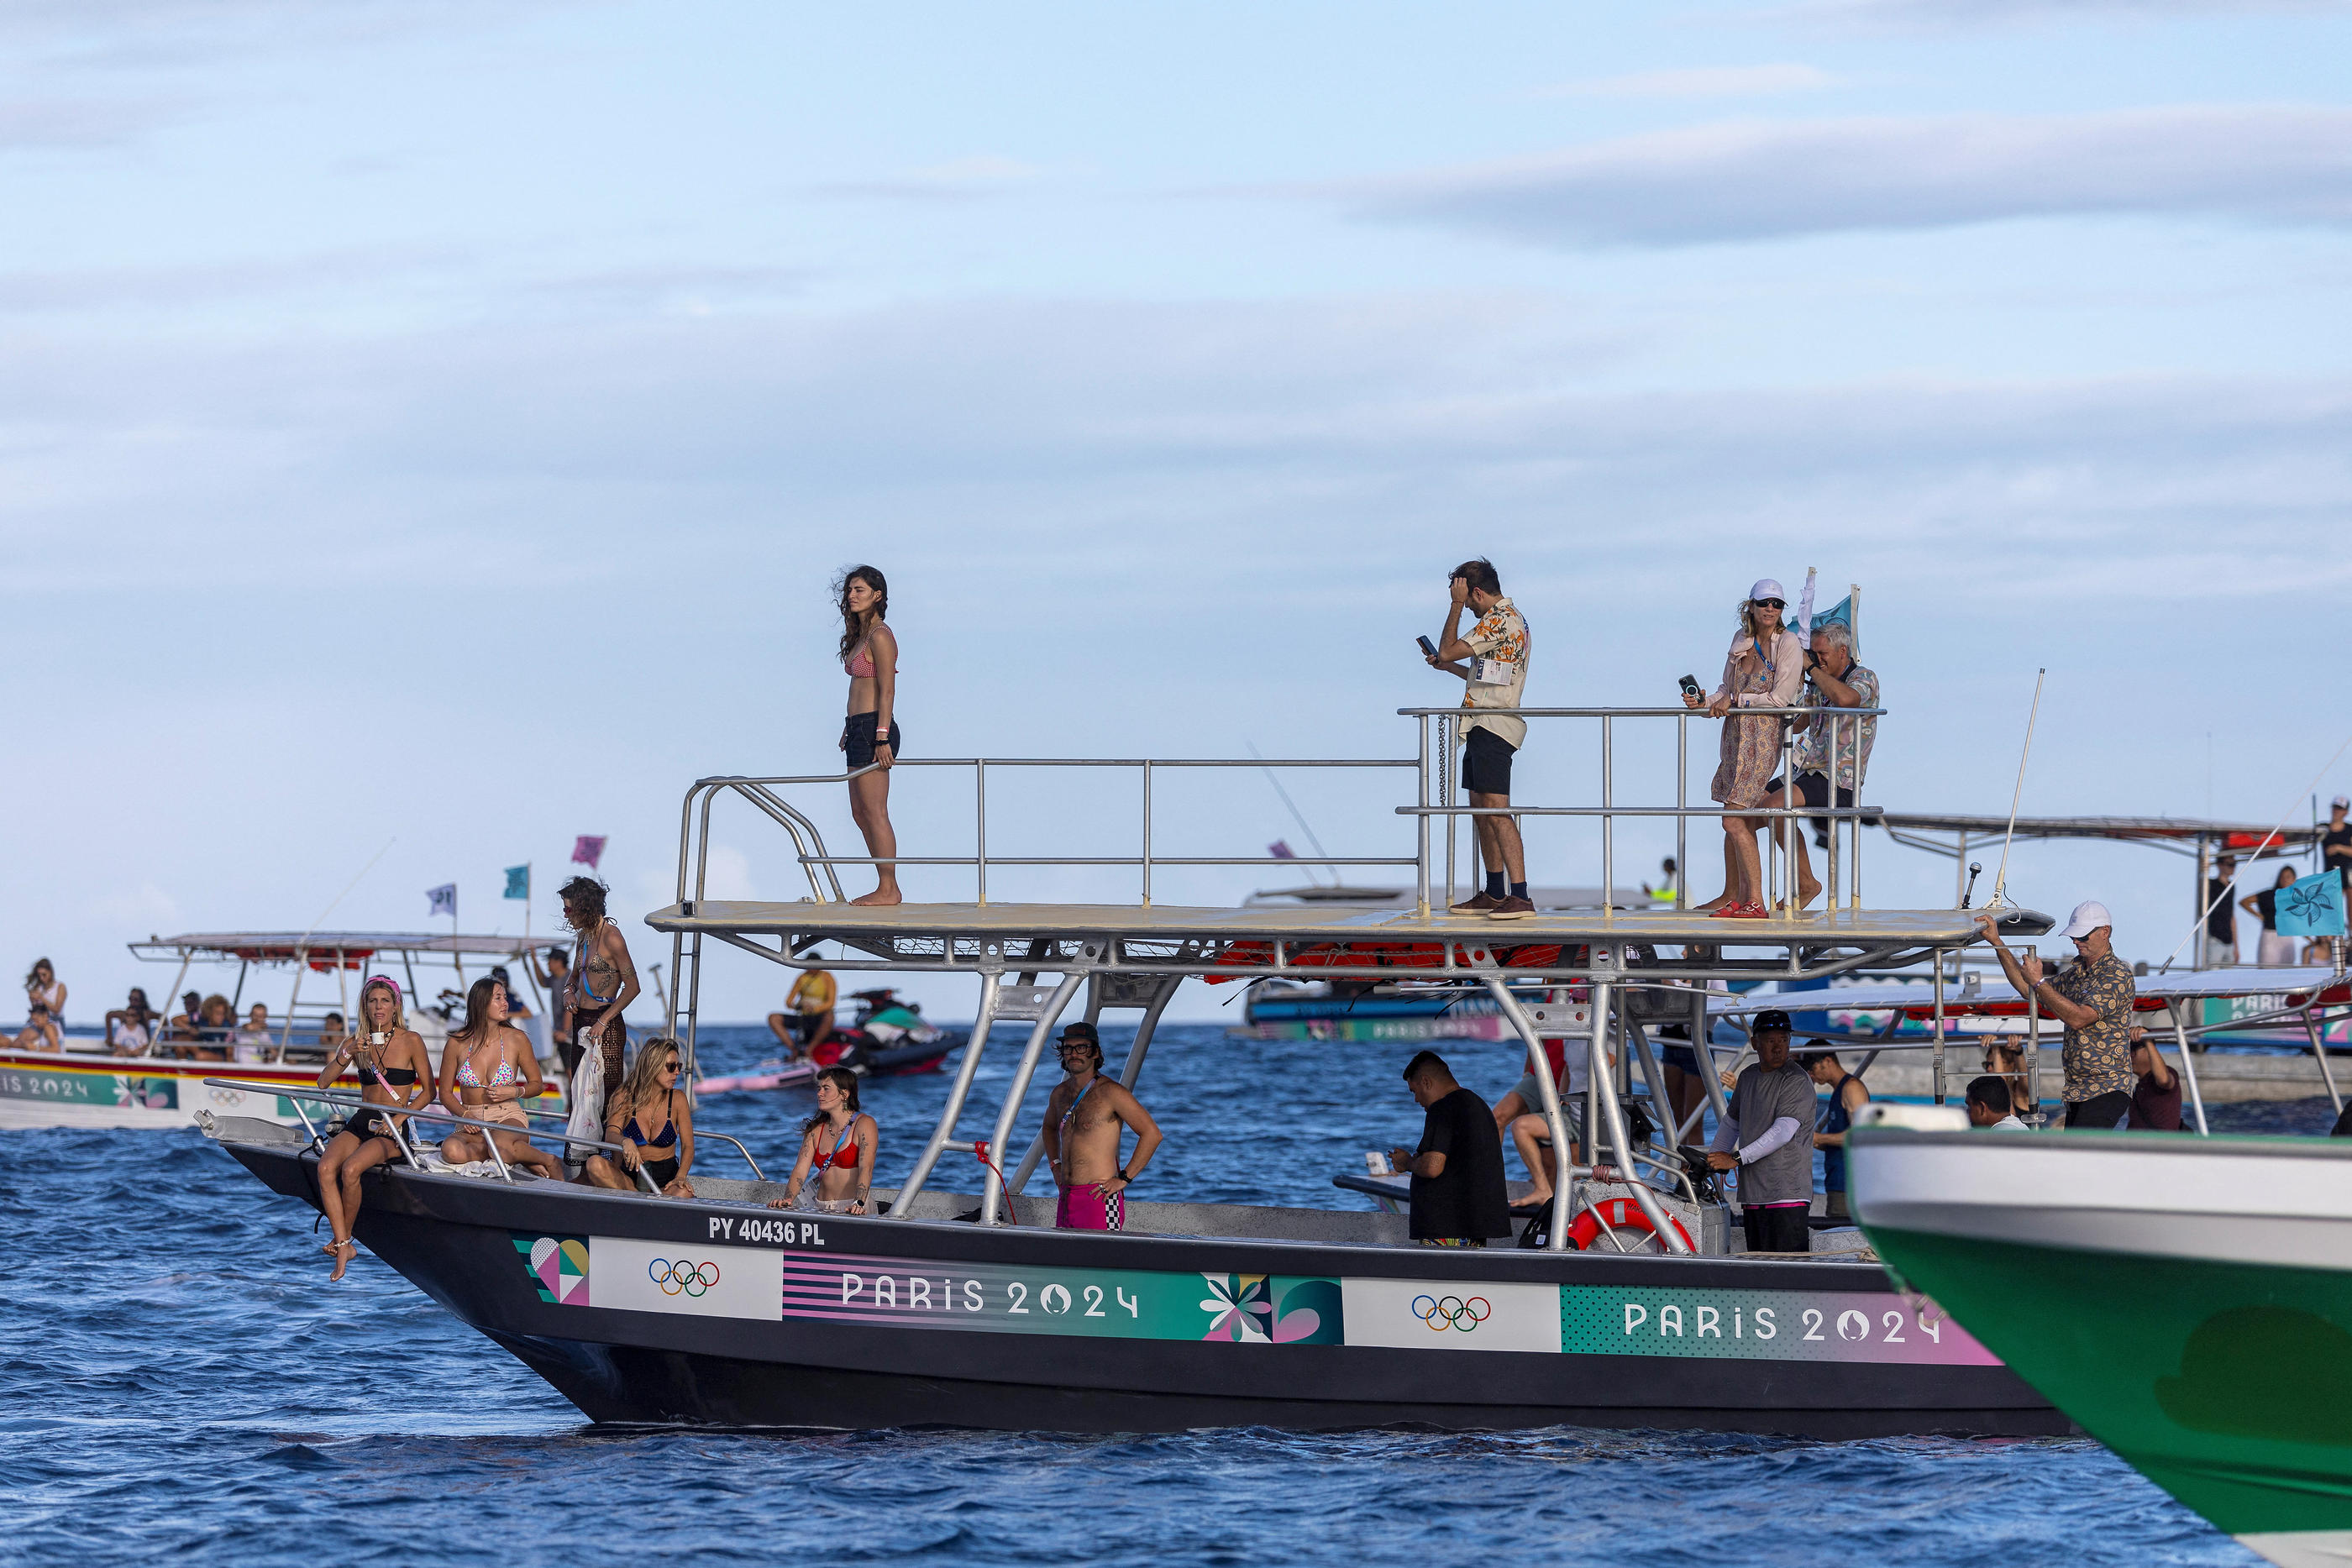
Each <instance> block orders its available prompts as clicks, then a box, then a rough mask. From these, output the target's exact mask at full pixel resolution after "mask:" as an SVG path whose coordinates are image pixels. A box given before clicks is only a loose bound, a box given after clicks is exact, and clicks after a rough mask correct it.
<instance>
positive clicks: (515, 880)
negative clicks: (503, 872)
mask: <svg viewBox="0 0 2352 1568" xmlns="http://www.w3.org/2000/svg"><path fill="white" fill-rule="evenodd" d="M507 896H508V897H509V898H529V897H530V867H529V866H527V865H510V866H509V867H507Z"/></svg>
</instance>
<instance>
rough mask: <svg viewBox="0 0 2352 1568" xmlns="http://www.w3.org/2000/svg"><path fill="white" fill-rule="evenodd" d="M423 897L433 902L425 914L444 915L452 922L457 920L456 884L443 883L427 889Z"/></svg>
mask: <svg viewBox="0 0 2352 1568" xmlns="http://www.w3.org/2000/svg"><path fill="white" fill-rule="evenodd" d="M425 897H426V898H428V899H430V900H432V902H433V907H432V908H431V909H429V910H427V911H426V913H427V914H429V915H447V916H448V917H449V918H450V919H452V920H455V919H457V883H454V882H445V883H442V884H441V885H440V886H438V887H428V888H426V889H425Z"/></svg>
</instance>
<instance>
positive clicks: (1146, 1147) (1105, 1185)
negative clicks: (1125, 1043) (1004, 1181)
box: [1045, 1023, 1160, 1230]
mask: <svg viewBox="0 0 2352 1568" xmlns="http://www.w3.org/2000/svg"><path fill="white" fill-rule="evenodd" d="M1061 1054H1062V1071H1063V1072H1064V1073H1066V1075H1067V1076H1066V1077H1065V1078H1064V1079H1063V1080H1062V1082H1060V1084H1059V1085H1057V1086H1056V1087H1055V1090H1054V1094H1053V1098H1051V1099H1049V1100H1047V1101H1046V1102H1045V1162H1046V1164H1048V1165H1050V1166H1053V1169H1054V1181H1055V1185H1056V1186H1059V1187H1060V1188H1061V1189H1062V1200H1061V1202H1060V1203H1059V1204H1058V1205H1056V1206H1055V1209H1054V1226H1055V1229H1058V1230H1124V1229H1126V1228H1127V1203H1126V1200H1125V1199H1124V1198H1123V1197H1121V1196H1120V1195H1121V1194H1123V1193H1125V1192H1126V1191H1127V1189H1128V1187H1129V1185H1131V1184H1132V1183H1133V1182H1134V1180H1135V1178H1136V1177H1137V1176H1141V1175H1142V1174H1143V1167H1144V1166H1147V1165H1149V1164H1150V1163H1151V1155H1152V1151H1153V1150H1155V1149H1157V1148H1159V1147H1160V1124H1159V1123H1157V1122H1155V1121H1153V1120H1152V1119H1151V1113H1150V1112H1149V1111H1146V1110H1145V1109H1144V1108H1143V1107H1142V1105H1141V1104H1139V1103H1138V1102H1137V1100H1136V1098H1135V1096H1134V1095H1132V1094H1130V1093H1129V1092H1127V1090H1126V1088H1125V1087H1124V1086H1122V1085H1121V1084H1120V1083H1119V1082H1118V1080H1116V1079H1112V1078H1106V1077H1104V1076H1103V1071H1102V1066H1103V1049H1102V1037H1101V1036H1100V1035H1098V1034H1097V1033H1096V1032H1095V1026H1094V1025H1092V1024H1090V1023H1074V1024H1066V1025H1065V1026H1063V1029H1062V1042H1061ZM1128 1128H1132V1129H1134V1132H1135V1157H1134V1158H1133V1159H1131V1160H1129V1161H1128V1163H1127V1164H1125V1165H1124V1166H1122V1165H1120V1164H1119V1163H1118V1140H1119V1134H1120V1133H1121V1132H1122V1131H1124V1130H1126V1129H1128Z"/></svg>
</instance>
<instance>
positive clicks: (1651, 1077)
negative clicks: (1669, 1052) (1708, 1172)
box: [1625, 1019, 1675, 1154]
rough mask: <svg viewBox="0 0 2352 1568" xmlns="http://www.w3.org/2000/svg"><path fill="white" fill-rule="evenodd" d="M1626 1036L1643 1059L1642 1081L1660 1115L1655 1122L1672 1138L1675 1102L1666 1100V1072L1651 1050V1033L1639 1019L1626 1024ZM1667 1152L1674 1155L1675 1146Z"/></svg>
mask: <svg viewBox="0 0 2352 1568" xmlns="http://www.w3.org/2000/svg"><path fill="white" fill-rule="evenodd" d="M1625 1035H1626V1038H1627V1039H1628V1040H1631V1041H1632V1042H1633V1053H1634V1054H1635V1055H1636V1056H1638V1057H1640V1058H1641V1059H1642V1081H1643V1082H1644V1083H1647V1084H1648V1085H1649V1086H1650V1103H1651V1105H1652V1106H1654V1107H1655V1108H1656V1110H1657V1113H1658V1114H1657V1116H1656V1117H1655V1121H1656V1122H1657V1124H1658V1125H1659V1126H1661V1127H1663V1128H1664V1129H1665V1131H1666V1134H1667V1136H1669V1137H1672V1136H1673V1135H1674V1131H1675V1106H1674V1102H1673V1101H1671V1100H1669V1099H1667V1098H1666V1071H1665V1069H1664V1068H1663V1067H1661V1066H1659V1065H1658V1053H1657V1052H1656V1051H1653V1050H1651V1049H1650V1031H1649V1030H1646V1029H1644V1028H1643V1027H1642V1022H1641V1020H1640V1019H1629V1020H1627V1022H1626V1025H1625ZM1666 1151H1667V1153H1669V1154H1672V1153H1673V1152H1674V1145H1672V1144H1669V1145H1666Z"/></svg>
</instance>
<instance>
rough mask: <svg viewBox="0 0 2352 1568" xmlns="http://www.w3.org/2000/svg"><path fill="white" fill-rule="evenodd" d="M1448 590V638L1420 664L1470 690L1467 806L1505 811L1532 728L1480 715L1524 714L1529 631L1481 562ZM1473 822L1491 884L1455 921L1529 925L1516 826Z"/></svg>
mask: <svg viewBox="0 0 2352 1568" xmlns="http://www.w3.org/2000/svg"><path fill="white" fill-rule="evenodd" d="M1448 586H1449V589H1450V591H1451V592H1452V595H1453V603H1452V605H1451V607H1450V608H1448V609H1447V611H1446V612H1445V630H1444V632H1443V633H1442V634H1441V635H1440V636H1439V637H1438V639H1437V645H1436V647H1435V648H1434V649H1433V648H1431V647H1430V645H1429V641H1428V639H1426V638H1423V639H1422V657H1423V658H1424V659H1426V660H1427V661H1428V662H1429V665H1430V667H1431V668H1432V669H1436V670H1443V671H1444V672H1445V673H1446V674H1449V675H1459V676H1461V677H1462V679H1463V680H1464V681H1465V683H1467V686H1466V689H1465V691H1464V693H1463V695H1462V706H1464V707H1465V708H1469V709H1472V710H1473V714H1472V716H1470V717H1467V718H1465V719H1463V720H1462V721H1461V726H1462V788H1463V789H1465V791H1467V792H1468V794H1469V796H1470V804H1472V805H1473V806H1487V807H1507V806H1508V805H1509V804H1510V803H1511V758H1513V757H1515V756H1517V754H1518V749H1519V747H1520V746H1521V745H1522V744H1523V743H1524V742H1525V741H1526V739H1527V736H1528V725H1527V721H1526V720H1525V719H1523V718H1518V717H1515V716H1511V715H1509V714H1507V713H1505V714H1496V715H1493V716H1486V715H1482V714H1479V713H1477V712H1476V710H1478V709H1481V708H1516V707H1517V706H1519V697H1520V694H1521V693H1523V692H1525V691H1526V690H1527V685H1528V623H1527V621H1526V619H1525V618H1524V617H1522V616H1521V615H1520V614H1519V612H1518V610H1517V607H1516V606H1514V605H1513V604H1512V603H1511V601H1509V600H1507V599H1506V598H1504V597H1503V580H1502V578H1501V577H1500V576H1499V575H1497V574H1496V570H1495V563H1494V562H1492V561H1490V560H1488V559H1486V558H1485V557H1484V556H1481V557H1479V558H1478V559H1476V560H1465V561H1464V562H1463V563H1462V564H1461V565H1460V566H1457V567H1455V568H1454V570H1453V573H1452V574H1451V580H1450V582H1449V584H1448ZM1465 608H1466V609H1468V610H1469V611H1470V612H1471V613H1473V614H1474V615H1475V616H1476V617H1477V621H1476V622H1475V624H1474V625H1472V626H1471V628H1470V631H1469V633H1468V635H1466V636H1465V635H1461V634H1460V632H1461V626H1462V612H1463V611H1464V610H1465ZM1471 821H1474V822H1475V823H1476V824H1477V834H1478V859H1479V862H1480V863H1481V864H1482V865H1483V866H1484V867H1485V868H1486V886H1485V887H1484V888H1482V889H1481V890H1480V891H1479V892H1478V894H1476V895H1475V897H1472V898H1470V899H1469V900H1467V901H1465V902H1464V903H1461V904H1455V905H1454V914H1456V915H1486V916H1488V917H1489V918H1491V919H1495V920H1525V919H1528V917H1530V916H1531V915H1534V914H1535V912H1536V906H1535V904H1534V902H1533V901H1532V900H1531V899H1529V898H1528V861H1527V849H1526V846H1525V845H1524V844H1522V843H1521V842H1520V840H1519V824H1518V820H1517V818H1515V817H1506V816H1500V815H1497V816H1492V817H1474V818H1472V819H1471Z"/></svg>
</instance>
